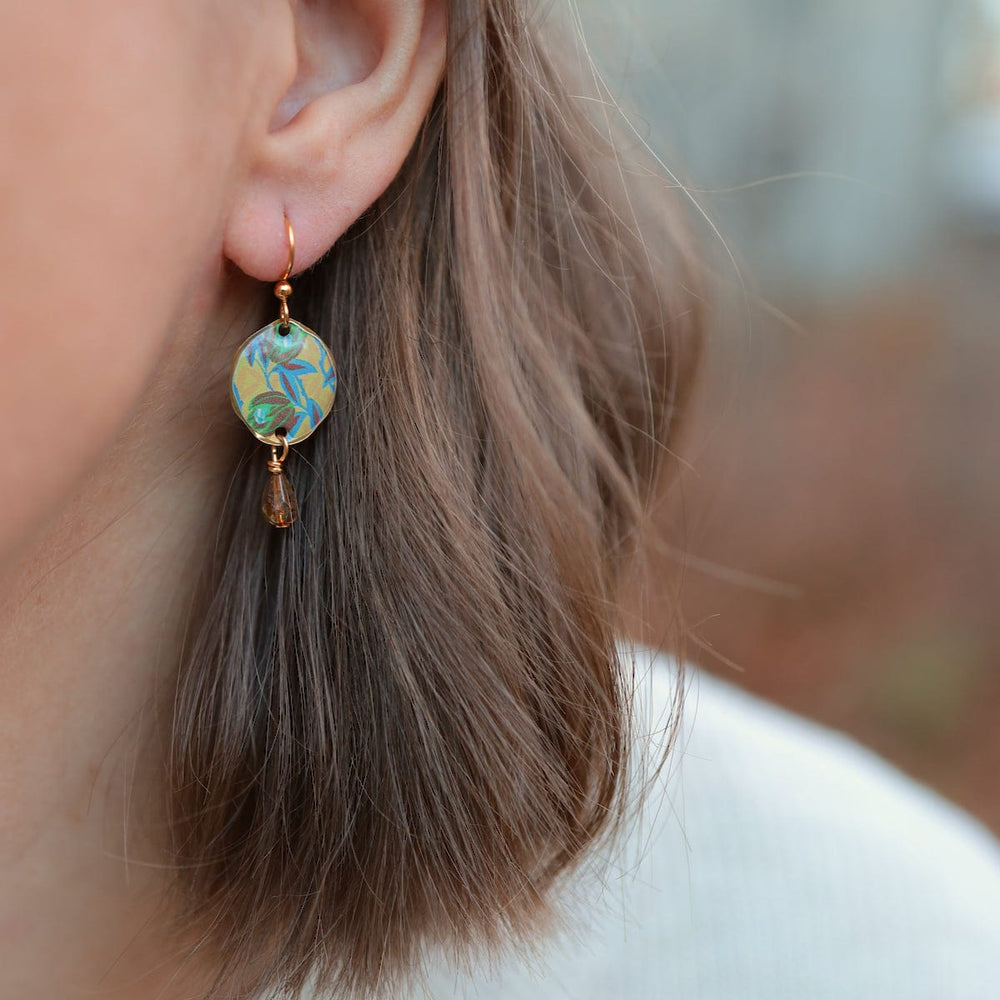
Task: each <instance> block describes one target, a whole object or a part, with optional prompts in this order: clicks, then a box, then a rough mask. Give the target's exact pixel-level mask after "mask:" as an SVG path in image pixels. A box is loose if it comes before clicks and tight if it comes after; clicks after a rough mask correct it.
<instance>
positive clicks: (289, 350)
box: [230, 320, 337, 445]
mask: <svg viewBox="0 0 1000 1000" xmlns="http://www.w3.org/2000/svg"><path fill="white" fill-rule="evenodd" d="M230 385H231V389H232V391H231V393H230V397H231V399H232V403H233V409H234V410H235V411H236V413H237V414H238V416H239V417H240V419H241V420H242V421H243V423H245V424H246V425H247V427H248V428H249V429H250V432H251V433H252V434H253V435H254V437H256V438H257V439H258V440H260V441H263V442H264V443H265V444H271V445H281V443H282V437H284V438H286V439H287V441H288V444H289V445H293V444H297V443H298V442H299V441H304V440H305V439H306V438H307V437H309V435H310V434H312V432H313V431H314V430H316V428H317V427H318V426H319V425H320V424H321V423H322V422H323V420H325V419H326V417H327V415H328V414H329V412H330V410H331V409H332V408H333V400H334V397H335V396H336V394H337V369H336V367H335V366H334V363H333V356H332V355H331V354H330V350H329V348H328V347H327V346H326V344H324V343H323V341H322V340H320V338H319V337H317V336H316V334H315V333H313V331H312V330H310V329H309V327H307V326H303V325H302V324H301V323H296V322H295V320H289V321H288V324H287V326H286V327H285V329H284V332H283V328H282V324H281V321H280V320H278V321H276V322H274V323H271V324H270V325H269V326H265V327H264V328H263V329H260V330H258V331H257V332H256V333H255V334H253V335H252V336H250V337H248V338H247V339H246V340H245V341H244V342H243V344H242V346H241V347H240V349H239V351H238V352H237V354H236V360H235V361H234V362H233V370H232V375H231V379H230Z"/></svg>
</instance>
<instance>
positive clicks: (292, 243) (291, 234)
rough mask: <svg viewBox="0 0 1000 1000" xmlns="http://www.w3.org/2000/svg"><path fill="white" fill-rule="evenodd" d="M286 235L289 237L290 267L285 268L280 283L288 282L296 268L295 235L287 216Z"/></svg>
mask: <svg viewBox="0 0 1000 1000" xmlns="http://www.w3.org/2000/svg"><path fill="white" fill-rule="evenodd" d="M285 235H286V236H287V237H288V267H286V268H285V273H284V274H283V275H282V276H281V277H280V278H279V279H278V280H279V281H287V280H288V278H289V277H290V275H291V273H292V268H293V267H294V266H295V233H294V231H293V230H292V223H291V221H290V220H289V218H288V216H287V215H286V216H285Z"/></svg>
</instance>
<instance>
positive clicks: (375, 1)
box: [223, 0, 447, 281]
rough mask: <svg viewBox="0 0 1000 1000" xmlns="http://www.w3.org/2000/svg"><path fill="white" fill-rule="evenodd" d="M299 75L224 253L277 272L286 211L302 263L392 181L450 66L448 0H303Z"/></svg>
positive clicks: (278, 113)
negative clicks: (349, 0)
mask: <svg viewBox="0 0 1000 1000" xmlns="http://www.w3.org/2000/svg"><path fill="white" fill-rule="evenodd" d="M289 16H294V17H295V18H296V19H298V23H297V25H296V29H297V30H296V33H295V34H296V38H297V39H298V42H297V46H298V53H297V58H298V73H297V75H296V78H295V83H294V84H293V85H292V88H291V90H290V91H289V92H288V93H287V94H285V95H284V96H283V98H282V100H281V102H280V103H279V104H278V105H276V106H275V108H273V109H269V111H270V114H269V115H267V116H262V117H263V118H264V119H265V120H271V121H272V122H273V123H274V126H273V127H272V128H271V129H270V130H269V131H266V132H262V134H261V135H260V136H259V137H258V138H257V139H256V141H255V142H252V143H251V145H250V159H249V162H248V164H247V171H246V174H245V176H244V177H243V179H242V180H241V182H240V184H239V189H238V190H237V192H236V197H235V198H234V202H233V208H232V211H231V212H230V215H229V218H228V220H227V225H226V232H225V242H224V247H223V251H224V253H225V255H226V256H227V257H228V258H229V259H230V260H232V261H233V262H234V263H235V264H236V265H237V266H238V267H239V268H240V269H241V270H243V271H244V272H245V273H247V274H249V275H250V276H251V277H254V278H258V279H260V280H262V281H268V280H271V281H273V280H275V278H276V277H278V276H280V274H281V271H282V270H283V268H284V264H285V254H286V247H285V228H284V222H283V217H284V216H287V217H288V218H289V219H290V220H291V222H292V224H293V225H294V227H295V236H296V271H300V270H302V269H304V268H306V267H308V266H310V265H311V264H313V263H315V262H316V261H317V260H319V258H320V257H322V256H323V255H324V254H325V253H326V252H327V251H328V250H329V249H330V247H332V246H333V244H334V243H335V242H336V240H337V239H338V238H339V237H340V236H341V235H342V234H343V233H344V232H345V231H346V230H347V229H348V228H349V227H350V226H351V224H352V223H353V222H355V221H356V220H357V218H358V217H359V216H360V215H361V214H362V212H364V211H365V209H366V208H368V207H369V206H370V205H371V204H372V203H373V202H374V201H375V200H376V199H377V198H378V197H379V195H380V194H382V192H383V191H384V190H385V189H386V187H388V185H389V183H390V182H391V181H392V179H393V177H395V175H396V173H397V172H398V171H399V169H400V167H401V166H402V164H403V161H404V160H405V158H406V156H407V154H408V152H409V150H410V148H411V146H412V145H413V142H414V140H415V139H416V136H417V134H418V132H419V130H420V126H421V124H422V122H423V120H424V118H425V117H426V115H427V112H428V110H429V108H430V106H431V102H432V101H433V99H434V95H435V93H436V92H437V89H438V86H439V84H440V81H441V77H442V74H443V72H444V63H445V51H446V47H447V40H446V34H447V31H446V23H445V11H444V0H360V2H352V3H350V4H348V3H346V2H345V0H301V2H300V3H298V4H295V5H292V6H290V8H289Z"/></svg>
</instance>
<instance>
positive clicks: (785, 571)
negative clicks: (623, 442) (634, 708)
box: [578, 0, 1000, 830]
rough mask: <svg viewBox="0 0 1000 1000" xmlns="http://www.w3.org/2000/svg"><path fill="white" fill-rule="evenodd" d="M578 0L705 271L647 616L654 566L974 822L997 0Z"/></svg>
mask: <svg viewBox="0 0 1000 1000" xmlns="http://www.w3.org/2000/svg"><path fill="white" fill-rule="evenodd" d="M578 9H579V16H580V18H581V21H582V27H583V30H584V33H585V37H586V39H587V41H588V43H589V45H590V47H591V50H592V52H593V55H594V57H595V59H596V61H597V64H598V65H599V66H600V67H601V69H602V71H603V74H604V76H605V77H606V79H607V81H608V84H609V86H610V89H611V90H612V91H613V92H614V93H616V94H618V95H620V96H621V97H622V98H623V101H624V103H625V105H626V106H627V107H630V108H631V109H634V111H635V114H634V115H633V118H632V120H633V122H634V124H635V126H636V129H637V132H638V133H639V135H641V137H642V138H643V140H645V141H646V142H648V143H649V144H650V145H651V146H652V147H653V148H654V149H655V150H656V151H657V152H658V153H660V154H661V155H662V156H663V158H664V161H665V163H666V164H667V165H668V166H669V167H670V168H671V169H672V170H674V171H676V172H677V174H678V176H679V177H680V178H681V179H682V180H683V181H684V184H685V191H686V194H685V197H690V198H691V199H692V203H696V204H697V211H701V212H704V213H705V216H706V217H707V220H703V223H702V224H701V231H700V233H699V238H700V239H701V240H702V242H703V244H704V246H705V253H706V257H707V258H708V261H709V265H710V268H711V270H712V273H713V276H714V277H713V287H712V295H713V296H714V297H715V299H716V308H715V316H714V322H713V326H712V330H711V334H710V337H709V344H708V351H707V357H706V369H705V375H704V377H703V379H702V382H701V386H700V388H699V391H698V394H697V398H696V401H695V409H694V415H693V419H692V422H691V424H690V427H689V435H688V442H687V444H686V447H685V460H686V463H687V466H688V468H687V472H686V473H685V474H684V476H683V477H682V480H681V481H680V483H679V484H678V486H677V487H675V488H673V489H672V490H671V493H670V495H669V496H668V497H667V498H666V499H665V501H664V504H663V505H662V507H661V509H660V513H659V515H658V517H659V521H660V524H661V526H662V527H663V528H664V530H665V532H666V534H667V544H666V545H665V546H664V547H663V550H662V551H661V552H660V554H659V555H656V556H654V557H653V562H652V575H653V581H654V584H653V586H651V587H650V588H648V590H649V593H651V594H652V595H654V596H653V597H652V599H651V602H650V604H649V606H647V607H646V608H644V609H643V616H644V619H645V622H646V627H645V633H646V634H645V637H646V638H648V639H651V640H653V641H658V640H660V639H661V638H662V637H663V636H664V635H665V634H666V633H667V632H668V631H669V627H670V625H671V623H672V622H673V621H674V620H675V616H676V615H677V611H678V608H677V606H675V604H674V600H675V595H676V593H677V588H676V586H675V585H674V583H673V581H675V580H677V579H680V581H681V586H680V590H679V593H680V605H679V611H680V616H681V619H682V621H683V623H684V626H685V627H686V629H687V630H688V635H689V638H688V646H687V654H688V656H689V658H690V659H693V660H695V661H696V662H698V663H700V664H701V665H702V666H703V667H705V668H706V669H709V670H712V671H715V672H717V673H719V674H721V675H723V676H725V677H726V678H728V679H729V680H731V681H734V682H736V683H738V684H741V685H743V686H745V687H747V688H749V689H751V690H753V691H756V692H758V693H761V694H763V695H765V696H766V697H768V698H771V699H773V700H775V701H777V702H779V703H782V704H784V705H786V706H789V707H791V708H792V709H794V710H796V711H799V712H802V713H804V714H806V715H809V716H812V717H814V718H816V719H819V720H821V721H822V722H824V723H827V724H830V725H833V726H835V727H837V728H840V729H843V730H846V731H848V732H850V733H852V734H854V735H855V736H856V737H858V738H860V739H861V740H862V741H863V742H865V743H867V744H868V745H870V746H872V747H873V748H874V749H876V750H877V751H878V752H879V753H881V754H883V755H884V756H886V757H889V758H890V759H892V760H893V761H895V762H896V763H897V764H899V765H900V766H902V767H903V769H904V770H906V771H908V772H910V773H911V774H913V775H915V776H917V777H918V778H920V779H921V780H923V781H925V782H927V783H929V784H931V785H932V786H934V787H936V788H938V789H940V790H941V791H942V792H944V793H945V794H946V795H948V796H949V797H951V798H952V799H955V800H957V801H958V802H960V803H961V804H962V805H964V806H965V807H966V808H968V809H970V810H971V811H972V812H974V813H975V814H977V815H979V816H980V817H981V818H982V819H983V820H984V821H985V822H987V823H988V824H990V825H991V826H992V827H993V828H994V829H995V830H1000V783H998V780H997V775H998V773H1000V516H998V514H1000V338H998V336H997V328H998V319H1000V0H754V2H753V3H752V4H750V3H747V2H746V0H616V3H614V4H608V3H606V2H605V0H579V5H578ZM714 229H717V231H718V232H717V233H716V232H714ZM673 543H675V544H676V547H675V548H672V547H671V544H673Z"/></svg>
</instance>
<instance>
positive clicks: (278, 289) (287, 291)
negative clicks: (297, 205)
mask: <svg viewBox="0 0 1000 1000" xmlns="http://www.w3.org/2000/svg"><path fill="white" fill-rule="evenodd" d="M284 218H285V235H286V236H287V237H288V266H287V267H286V268H285V273H284V274H283V275H282V276H281V277H280V278H279V279H278V280H277V282H276V283H275V285H274V294H275V295H276V296H277V297H278V298H279V299H280V300H281V310H280V312H279V322H280V324H281V328H282V330H284V331H287V330H288V296H289V295H291V294H292V286H291V285H290V284H289V283H288V277H289V275H290V274H291V273H292V268H293V267H294V266H295V233H294V231H293V230H292V223H291V221H290V220H289V218H288V216H287V215H286V216H285V217H284Z"/></svg>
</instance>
